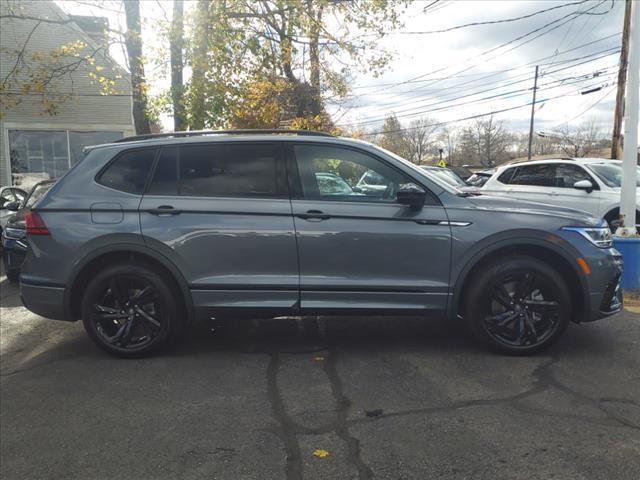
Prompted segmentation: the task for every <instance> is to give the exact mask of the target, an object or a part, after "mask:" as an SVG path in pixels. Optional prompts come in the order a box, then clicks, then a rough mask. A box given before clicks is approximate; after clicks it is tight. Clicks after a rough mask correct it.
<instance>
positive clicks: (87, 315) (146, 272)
mask: <svg viewBox="0 0 640 480" xmlns="http://www.w3.org/2000/svg"><path fill="white" fill-rule="evenodd" d="M170 285H171V282H170V279H168V278H167V277H166V276H164V275H163V274H162V273H160V272H158V271H156V270H154V269H153V268H151V267H148V266H146V265H142V264H139V265H125V264H120V265H113V266H110V267H107V268H105V269H104V270H102V271H100V272H99V273H98V274H97V275H96V276H95V277H94V278H93V279H92V280H91V281H90V282H89V284H88V285H87V289H86V290H85V293H84V297H83V302H82V319H83V323H84V327H85V330H86V331H87V333H88V334H89V336H90V337H91V339H92V340H93V341H94V342H95V343H96V344H97V345H98V346H99V347H101V348H102V349H104V350H106V351H107V352H109V353H111V354H114V355H117V356H120V357H141V356H145V355H148V354H150V353H152V352H155V351H157V350H158V349H160V348H162V347H165V346H167V345H168V344H169V343H171V342H172V341H173V340H175V339H177V338H178V337H179V336H180V333H181V332H182V330H183V326H184V323H183V319H182V318H181V309H180V308H179V305H180V303H179V302H178V299H177V298H176V296H175V293H174V291H175V289H172V288H171V286H170Z"/></svg>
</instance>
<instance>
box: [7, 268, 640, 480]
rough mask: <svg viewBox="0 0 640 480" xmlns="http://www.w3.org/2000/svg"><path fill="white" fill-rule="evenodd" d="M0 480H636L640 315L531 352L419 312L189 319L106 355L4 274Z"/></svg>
mask: <svg viewBox="0 0 640 480" xmlns="http://www.w3.org/2000/svg"><path fill="white" fill-rule="evenodd" d="M0 290H1V310H0V317H1V318H0V327H1V330H0V333H1V338H0V340H1V343H0V347H1V365H0V366H1V369H0V370H1V375H2V378H1V404H0V406H1V411H0V414H1V423H0V427H1V431H0V435H1V442H0V449H1V458H0V470H1V471H0V473H1V476H2V478H3V479H7V480H9V479H36V478H56V479H62V478H78V479H93V478H96V479H129V478H131V479H156V478H159V479H160V478H162V479H164V478H166V479H178V478H185V479H195V478H198V479H199V478H207V479H233V480H236V479H281V478H288V479H298V478H305V479H349V478H379V479H428V478H451V479H454V478H455V479H461V478H469V479H492V480H493V479H525V478H526V479H537V478H539V479H550V478H557V479H609V478H615V479H638V478H640V314H638V313H633V312H631V311H626V312H625V313H623V314H620V315H618V316H616V317H615V318H612V319H609V320H607V321H603V322H599V323H596V324H591V325H586V326H571V327H570V328H569V331H568V332H567V334H566V335H565V337H564V338H563V339H562V340H561V341H560V342H559V343H558V344H557V345H555V346H554V347H553V348H552V349H551V350H549V351H547V352H545V353H544V354H542V355H539V356H535V357H529V358H512V357H505V356H500V355H495V354H491V353H487V352H486V351H484V350H482V349H480V348H478V347H477V346H476V345H474V344H473V343H472V342H471V341H470V340H469V339H467V338H466V337H464V336H462V335H460V334H459V332H458V331H457V329H456V327H455V326H451V325H448V324H446V323H443V322H434V321H429V322H426V321H424V320H421V319H417V318H410V319H409V318H403V319H399V318H390V317H387V318H351V319H345V318H340V319H338V318H335V319H330V320H323V319H320V320H318V319H305V320H296V319H288V320H281V321H271V320H269V321H266V320H265V321H235V322H227V323H226V324H215V325H214V324H199V325H197V326H195V328H193V329H192V331H191V334H190V336H189V338H188V339H187V340H186V342H184V344H182V345H181V346H179V347H177V348H175V349H174V350H172V351H171V352H169V353H167V354H165V355H163V356H159V357H156V358H151V359H145V360H134V361H131V360H129V361H127V360H118V359H114V358H111V357H108V356H107V355H106V354H103V353H102V352H101V351H99V350H98V349H97V348H95V347H94V346H93V344H91V343H90V341H89V340H88V338H87V337H86V336H85V334H84V331H83V329H82V326H81V325H80V324H78V323H75V324H67V323H62V322H55V321H49V320H45V319H42V318H40V317H37V316H35V315H33V314H31V313H30V312H28V311H27V310H25V309H24V308H23V307H22V306H21V304H20V299H19V296H18V289H17V288H16V287H15V286H14V285H9V284H8V282H7V281H6V280H5V279H4V277H2V283H1V284H0Z"/></svg>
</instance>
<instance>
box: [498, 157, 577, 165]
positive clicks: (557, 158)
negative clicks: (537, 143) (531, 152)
mask: <svg viewBox="0 0 640 480" xmlns="http://www.w3.org/2000/svg"><path fill="white" fill-rule="evenodd" d="M553 160H571V161H572V162H575V161H576V159H575V158H572V157H553V158H532V159H531V160H527V159H523V160H518V161H515V162H514V161H511V162H504V163H503V164H501V165H499V166H502V165H519V164H521V163H528V162H545V161H553Z"/></svg>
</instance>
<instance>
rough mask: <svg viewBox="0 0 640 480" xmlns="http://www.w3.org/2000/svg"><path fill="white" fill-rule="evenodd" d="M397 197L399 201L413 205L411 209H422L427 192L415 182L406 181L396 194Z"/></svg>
mask: <svg viewBox="0 0 640 480" xmlns="http://www.w3.org/2000/svg"><path fill="white" fill-rule="evenodd" d="M396 199H397V200H398V203H400V204H402V205H408V206H409V207H411V210H420V209H421V208H422V207H424V202H425V200H426V199H427V192H425V191H424V190H423V189H422V188H420V187H419V186H417V185H416V184H415V183H405V184H403V185H400V188H399V189H398V193H397V194H396Z"/></svg>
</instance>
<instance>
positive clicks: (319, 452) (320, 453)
mask: <svg viewBox="0 0 640 480" xmlns="http://www.w3.org/2000/svg"><path fill="white" fill-rule="evenodd" d="M313 456H314V457H318V458H326V457H328V456H329V452H327V451H326V450H325V449H323V448H318V449H316V450H314V451H313Z"/></svg>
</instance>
